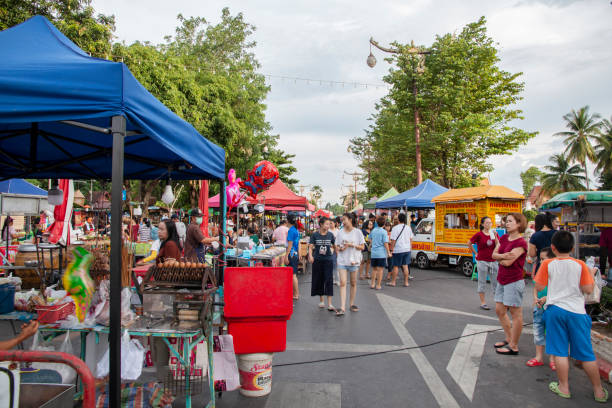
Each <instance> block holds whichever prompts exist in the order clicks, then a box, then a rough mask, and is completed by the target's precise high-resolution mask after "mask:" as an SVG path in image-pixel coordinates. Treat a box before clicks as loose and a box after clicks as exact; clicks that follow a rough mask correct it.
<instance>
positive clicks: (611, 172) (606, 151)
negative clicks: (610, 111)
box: [595, 116, 612, 179]
mask: <svg viewBox="0 0 612 408" xmlns="http://www.w3.org/2000/svg"><path fill="white" fill-rule="evenodd" d="M595 159H596V163H597V164H596V167H595V170H597V171H598V172H599V174H600V175H601V176H602V177H601V178H602V179H605V178H606V176H607V178H610V177H612V116H611V117H610V120H608V119H603V120H602V121H601V128H600V135H599V136H598V137H597V145H596V146H595Z"/></svg>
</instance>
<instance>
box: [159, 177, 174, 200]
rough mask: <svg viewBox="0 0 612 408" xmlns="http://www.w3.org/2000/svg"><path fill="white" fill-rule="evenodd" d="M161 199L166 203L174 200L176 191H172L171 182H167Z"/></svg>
mask: <svg viewBox="0 0 612 408" xmlns="http://www.w3.org/2000/svg"><path fill="white" fill-rule="evenodd" d="M161 200H162V202H163V203H164V204H167V205H170V204H172V202H173V201H174V193H173V192H172V186H171V185H170V182H168V184H166V188H164V194H162V196H161Z"/></svg>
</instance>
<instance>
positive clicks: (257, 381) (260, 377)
mask: <svg viewBox="0 0 612 408" xmlns="http://www.w3.org/2000/svg"><path fill="white" fill-rule="evenodd" d="M237 356H238V371H239V373H240V385H241V388H240V393H241V394H242V395H244V396H246V397H261V396H264V395H268V394H269V393H270V391H271V390H272V357H274V354H273V353H253V354H238V355H237Z"/></svg>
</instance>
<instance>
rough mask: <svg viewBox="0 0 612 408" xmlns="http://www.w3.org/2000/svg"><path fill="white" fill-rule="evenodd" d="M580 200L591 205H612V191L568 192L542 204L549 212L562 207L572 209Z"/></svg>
mask: <svg viewBox="0 0 612 408" xmlns="http://www.w3.org/2000/svg"><path fill="white" fill-rule="evenodd" d="M579 199H584V201H585V202H587V203H590V204H597V203H612V191H567V192H565V193H560V194H557V195H556V196H554V197H553V198H551V199H550V200H548V201H547V202H545V203H544V204H542V209H544V210H549V209H551V208H555V207H559V206H562V205H566V206H570V207H572V206H574V204H575V203H576V201H578V200H579Z"/></svg>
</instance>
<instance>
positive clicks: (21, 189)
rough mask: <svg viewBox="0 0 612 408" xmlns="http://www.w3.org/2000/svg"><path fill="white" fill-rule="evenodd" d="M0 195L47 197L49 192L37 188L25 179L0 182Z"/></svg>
mask: <svg viewBox="0 0 612 408" xmlns="http://www.w3.org/2000/svg"><path fill="white" fill-rule="evenodd" d="M0 193H5V194H23V195H35V196H43V197H46V196H47V190H43V189H42V188H38V187H36V186H35V185H34V184H32V183H28V182H27V181H25V180H24V179H9V180H4V181H0Z"/></svg>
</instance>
